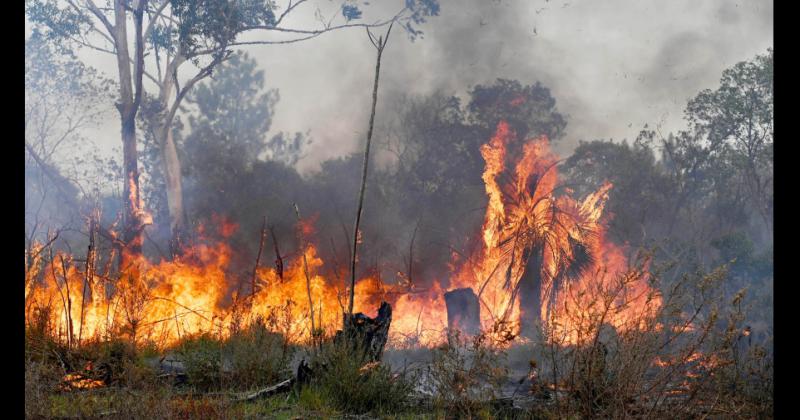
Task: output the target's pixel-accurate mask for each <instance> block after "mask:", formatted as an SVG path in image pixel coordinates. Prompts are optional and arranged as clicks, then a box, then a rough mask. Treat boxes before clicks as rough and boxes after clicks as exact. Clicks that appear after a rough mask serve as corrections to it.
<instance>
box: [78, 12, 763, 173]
mask: <svg viewBox="0 0 800 420" xmlns="http://www.w3.org/2000/svg"><path fill="white" fill-rule="evenodd" d="M403 1H404V0H373V1H372V2H371V3H374V4H371V5H370V6H367V7H366V8H365V9H364V15H363V19H364V20H365V21H367V22H372V21H374V20H376V19H380V18H386V17H388V16H391V15H392V14H393V13H394V12H396V11H397V10H399V9H400V8H402V5H403ZM278 4H279V5H281V4H282V2H280V1H279V2H278ZM318 4H319V6H320V7H321V8H322V9H323V12H324V13H332V12H331V10H333V11H334V12H333V13H335V6H336V5H338V3H334V2H331V1H326V0H321V1H318ZM332 5H333V6H334V9H331V6H332ZM440 5H441V11H440V15H439V16H436V17H432V18H430V19H429V20H428V22H427V23H425V24H424V25H422V26H421V29H422V31H423V32H424V35H423V36H422V38H418V39H416V40H415V41H413V42H412V41H411V40H409V38H408V36H407V35H406V34H405V33H404V32H403V31H402V30H398V29H399V28H395V30H394V31H393V33H392V35H391V38H390V41H389V44H388V46H387V47H386V50H385V52H384V55H383V60H382V69H381V84H380V91H379V99H378V101H379V104H383V105H385V104H388V103H391V100H392V99H393V98H395V97H397V96H398V95H400V94H404V93H406V94H412V95H424V94H426V93H430V92H433V91H436V90H441V91H443V92H445V93H448V94H456V95H459V96H462V97H465V95H466V92H467V91H468V90H469V88H470V87H471V86H474V85H476V84H484V83H490V82H491V81H493V80H495V79H496V78H509V79H517V80H519V81H520V82H522V83H524V84H532V83H535V82H537V81H539V82H541V83H542V84H544V85H545V86H547V87H549V88H550V89H551V93H552V95H553V97H554V98H555V99H556V101H557V108H558V109H559V111H560V112H562V113H563V114H566V115H567V129H566V135H565V137H564V138H563V139H562V141H561V142H559V145H558V147H557V151H558V152H560V153H561V154H562V155H566V154H569V152H570V151H571V150H572V149H573V148H574V147H575V146H577V144H578V142H579V141H580V140H593V139H609V138H613V139H615V140H622V139H625V138H627V139H633V138H635V137H636V134H637V133H638V132H639V131H640V130H641V129H642V127H643V126H644V125H645V124H649V126H650V127H659V128H660V130H661V131H662V132H663V133H666V132H670V131H675V130H678V129H680V128H682V127H684V121H683V119H682V117H683V109H684V107H685V106H686V103H687V101H688V100H689V99H690V98H692V97H693V96H694V95H696V94H697V93H698V92H699V91H701V90H702V89H714V88H715V87H717V86H718V82H719V78H720V76H721V73H722V71H723V70H725V69H726V68H728V67H731V66H732V65H734V64H735V63H737V62H739V61H743V60H749V59H752V58H753V57H754V56H755V55H757V54H763V53H765V52H766V51H767V48H770V47H772V45H773V4H772V1H768V0H749V1H744V0H706V1H693V0H670V1H655V0H653V1H643V0H603V1H592V0H567V1H565V0H528V1H523V0H458V1H457V0H440ZM315 7H316V6H315V5H314V2H313V1H310V2H309V3H307V4H303V5H302V6H300V7H298V8H297V9H295V10H294V11H293V12H292V15H291V19H288V20H287V21H286V25H287V26H289V27H304V28H314V27H318V26H319V23H318V22H316V21H315V18H314V15H315V13H314V11H315ZM340 19H341V18H340ZM258 36H260V35H256V34H252V35H248V36H247V37H245V38H244V40H247V39H257V38H258ZM246 48H247V49H246V50H245V51H247V52H248V53H249V54H250V55H251V56H253V57H254V58H256V60H257V61H258V63H259V66H260V67H261V68H262V69H263V70H264V72H265V76H266V86H267V87H269V88H275V89H278V91H279V93H280V101H279V102H278V104H277V107H276V109H275V116H274V119H273V125H272V131H273V133H274V132H277V131H288V132H295V131H301V132H306V131H310V135H311V137H312V138H313V143H312V144H311V145H310V146H309V148H308V149H307V150H306V156H305V157H304V158H303V159H302V160H301V161H300V162H299V163H298V169H300V170H301V171H303V172H306V173H307V172H308V171H313V170H314V169H316V168H317V167H318V166H319V163H320V162H321V161H323V160H325V159H328V158H332V157H337V156H342V155H345V154H348V153H351V152H353V151H356V150H359V149H360V147H361V145H362V144H363V142H364V139H365V136H366V128H367V119H368V116H369V107H370V101H371V93H372V92H371V91H372V82H373V77H374V64H375V63H374V61H375V50H374V48H373V46H372V45H371V44H370V42H369V40H368V38H367V35H366V33H365V31H364V30H363V29H362V28H349V29H344V30H337V31H333V32H330V33H326V34H324V35H321V36H319V37H317V38H314V39H311V40H308V41H303V42H301V43H294V44H288V45H265V46H253V47H246ZM81 58H82V59H84V60H85V61H87V62H88V63H89V64H91V65H93V66H95V67H97V68H98V69H100V70H102V71H105V72H107V73H108V74H109V76H111V77H113V76H115V73H114V71H115V67H114V61H113V58H112V57H111V56H103V55H100V54H98V53H90V52H83V53H81ZM188 76H189V73H186V74H185V75H182V77H188ZM379 106H380V105H379ZM384 110H386V111H388V109H386V108H379V113H378V115H377V117H376V120H377V121H376V123H377V124H380V122H381V118H387V117H386V116H385V112H384V114H383V115H382V114H381V111H384ZM112 115H113V114H112ZM268 134H269V133H268ZM92 138H94V139H95V142H96V144H97V145H98V148H99V149H100V150H102V151H105V152H107V153H114V151H113V150H114V148H116V149H117V150H119V143H120V136H119V122H118V118H107V119H105V120H104V122H103V123H102V124H101V125H99V126H98V127H96V128H94V130H93V132H92ZM117 153H118V152H117Z"/></svg>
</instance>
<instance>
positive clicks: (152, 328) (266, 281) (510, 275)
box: [25, 122, 661, 346]
mask: <svg viewBox="0 0 800 420" xmlns="http://www.w3.org/2000/svg"><path fill="white" fill-rule="evenodd" d="M513 141H516V134H515V133H514V132H513V131H512V130H511V129H510V127H509V125H508V124H506V123H505V122H501V123H500V124H498V126H497V130H496V132H495V134H494V136H493V137H492V138H491V139H490V140H489V142H488V143H486V144H484V145H483V146H482V147H481V150H480V152H481V155H482V156H483V158H484V160H485V162H486V165H485V169H484V172H483V181H484V184H485V187H486V194H487V196H488V205H487V209H486V214H485V218H484V222H483V225H482V229H481V232H480V235H479V236H478V238H479V239H480V240H481V241H480V243H479V247H478V248H477V249H476V250H475V251H474V252H472V253H471V254H470V255H467V256H458V255H454V257H453V261H452V263H451V267H452V268H451V272H452V274H451V276H450V278H449V279H447V281H446V282H442V281H440V280H439V279H434V280H433V281H431V282H430V284H431V286H430V287H427V288H421V289H415V288H414V287H410V289H409V288H404V287H402V285H387V284H384V283H383V282H382V281H381V279H380V278H378V277H366V278H362V279H360V280H359V281H358V282H357V284H356V290H355V302H354V307H355V310H356V311H362V312H365V313H366V314H368V315H374V314H375V311H376V310H377V307H378V306H379V304H380V302H381V301H382V300H386V301H388V302H390V303H391V304H392V305H393V309H394V310H393V320H392V324H391V331H390V345H394V346H406V345H408V346H419V345H421V346H434V345H437V344H440V343H442V342H444V340H446V328H447V310H446V306H445V302H444V296H443V295H444V293H445V292H446V291H447V290H448V289H455V288H463V287H470V288H472V289H473V291H475V293H476V294H477V295H478V296H479V301H480V307H481V314H482V315H481V324H482V327H483V329H484V330H485V331H488V332H489V334H490V335H493V336H495V337H496V338H498V339H503V338H505V339H508V338H510V337H516V336H518V335H519V333H520V321H521V318H522V317H523V316H524V314H526V313H529V312H530V310H531V308H523V307H521V303H520V302H521V300H520V295H519V293H520V292H519V290H520V285H521V282H522V281H528V280H524V279H523V277H525V274H526V272H533V273H534V274H536V275H535V276H533V277H536V278H538V279H539V283H540V284H537V285H535V287H539V288H540V290H541V305H540V310H541V313H540V318H541V319H542V320H544V327H545V330H546V331H548V332H549V334H548V337H550V339H551V340H555V339H556V338H557V340H558V341H559V342H565V343H572V344H575V343H581V342H582V341H583V340H584V337H583V336H582V334H581V331H582V328H585V327H586V324H587V323H590V322H593V320H596V319H597V317H598V316H600V315H602V316H605V318H604V319H605V323H608V324H610V325H612V326H613V327H614V328H616V329H617V330H618V331H626V330H628V329H631V328H637V327H638V325H639V324H638V323H640V322H641V320H642V317H646V316H648V315H649V314H652V313H653V311H654V310H655V309H657V308H658V307H659V306H660V303H661V301H660V297H659V296H658V294H657V293H656V292H655V291H654V290H651V288H650V286H649V285H648V284H647V282H646V276H645V275H644V273H642V272H640V271H636V270H629V269H628V263H627V259H626V257H625V255H624V253H623V249H622V248H620V247H618V246H616V245H614V244H612V243H610V242H608V241H606V239H605V227H604V225H603V223H602V222H601V216H602V213H603V208H604V206H605V203H606V201H607V200H608V194H609V191H610V190H611V188H612V185H611V184H610V183H604V184H603V185H602V186H600V187H599V188H598V190H597V191H595V192H594V193H592V194H589V195H588V196H587V197H586V198H584V199H583V200H581V201H579V200H576V199H574V198H572V197H570V196H569V195H566V194H560V192H561V190H559V188H558V173H557V172H556V164H557V162H558V158H557V156H556V155H555V154H554V153H553V152H552V151H551V150H550V146H549V142H548V140H547V138H545V137H540V138H537V139H532V140H527V141H525V142H524V144H523V145H522V156H521V157H520V158H519V159H518V160H517V161H516V162H515V164H514V165H513V172H512V173H511V179H512V181H511V182H509V183H508V184H507V185H501V183H500V179H501V175H502V174H504V173H505V172H506V171H507V164H506V163H507V161H508V160H510V158H511V156H509V153H508V151H509V145H510V144H511V142H513ZM563 191H565V192H566V193H568V194H571V192H570V191H569V190H563ZM213 223H214V225H216V228H217V230H218V231H219V232H221V234H222V236H223V239H222V240H221V241H216V242H214V241H205V243H200V244H198V245H195V246H193V247H191V248H188V249H187V250H186V252H185V253H184V255H182V256H181V257H179V258H176V259H175V260H173V261H160V262H157V263H152V262H149V261H147V260H146V259H145V258H143V257H141V256H136V257H134V256H128V257H129V258H126V259H125V260H126V261H128V262H130V264H129V265H128V266H127V267H122V268H121V270H120V272H121V274H120V276H119V277H118V278H116V279H109V278H102V277H101V276H100V275H98V274H96V273H92V274H91V275H89V276H87V275H86V273H83V272H82V271H80V269H79V268H78V267H77V266H76V265H75V264H72V263H71V262H70V257H69V256H68V255H65V254H57V256H56V258H54V261H51V262H50V263H49V264H48V265H47V266H39V265H35V266H32V268H31V269H29V270H27V271H26V288H25V294H26V300H27V301H28V303H30V304H29V305H26V320H27V321H28V322H29V323H32V322H34V320H35V319H36V316H35V315H36V313H37V311H39V312H38V313H43V312H42V311H43V310H44V309H45V308H49V312H46V313H47V314H49V315H48V317H49V318H48V319H47V322H48V323H49V324H50V325H51V326H52V327H53V328H52V330H53V332H54V334H55V335H56V336H58V337H61V338H62V339H64V340H71V341H72V342H77V341H79V340H85V339H91V338H102V337H107V336H108V335H110V334H113V333H119V332H123V333H125V334H127V335H128V336H130V337H132V338H133V340H135V341H137V342H138V341H144V340H149V341H152V342H155V343H157V344H162V345H170V344H173V343H175V342H177V341H178V340H180V339H181V338H182V337H184V336H187V335H192V334H197V333H201V332H213V333H216V334H220V335H222V336H224V335H226V334H229V333H230V326H232V325H238V326H240V327H241V326H246V325H247V324H248V323H249V322H252V321H253V320H254V319H255V318H256V317H262V318H264V319H266V321H267V325H268V326H269V327H270V328H272V329H273V330H275V331H279V332H281V333H283V334H285V335H286V337H287V339H288V340H290V341H292V342H307V341H308V340H309V339H310V338H311V337H312V331H311V329H310V325H311V322H310V319H309V317H310V314H311V312H312V311H310V310H309V309H310V308H309V303H308V290H307V287H308V286H307V285H310V289H311V291H310V294H311V301H312V302H313V305H314V311H313V313H314V316H315V318H316V319H315V320H314V321H315V325H317V326H318V328H320V329H321V330H322V332H324V333H325V334H331V333H333V331H334V330H335V329H336V328H338V327H339V326H340V325H341V322H342V313H343V311H344V308H346V307H347V301H346V299H347V296H348V293H347V290H346V282H345V279H344V278H332V277H330V276H327V277H326V275H325V273H326V271H324V270H323V268H324V262H323V261H322V259H321V258H320V257H319V255H318V254H317V249H316V247H315V245H314V244H313V240H308V241H306V242H308V245H307V246H306V247H305V249H304V250H303V252H304V254H305V258H306V260H307V264H308V273H307V275H308V281H306V280H307V279H306V270H305V269H304V264H303V258H302V254H301V256H298V257H295V258H293V259H291V260H290V261H287V266H286V267H285V269H284V270H283V273H282V274H283V275H282V276H281V273H278V272H277V271H276V270H275V269H274V268H271V267H259V268H258V269H257V270H256V273H255V276H256V289H255V290H254V291H252V293H251V295H249V296H244V295H243V296H237V294H236V293H233V302H234V303H233V304H230V303H225V302H226V299H227V298H229V297H231V293H230V290H229V289H230V288H231V286H232V285H235V284H238V283H239V282H240V281H241V280H242V279H234V278H232V277H231V274H230V273H229V272H228V271H229V270H228V265H229V263H230V261H231V257H232V255H233V251H232V250H231V248H230V247H229V246H228V245H227V244H226V241H225V238H227V237H229V236H230V235H232V234H233V233H234V232H235V230H236V228H237V226H236V225H235V224H232V223H228V222H227V221H225V220H224V219H221V218H219V219H214V220H213ZM313 225H314V223H313V220H303V221H301V222H300V223H299V226H298V228H299V230H300V231H301V232H302V235H304V237H306V238H308V237H311V236H313V234H314V226H313ZM199 232H200V233H201V234H204V233H205V227H203V226H201V227H200V228H199ZM575 244H580V245H581V247H582V248H581V249H585V252H586V253H587V254H588V255H589V256H591V258H590V261H591V263H590V264H589V267H588V268H586V269H585V270H584V271H583V272H582V273H581V274H579V275H577V278H574V279H572V280H571V281H570V280H568V277H569V276H566V274H567V273H568V272H569V267H570V263H571V262H574V260H576V259H577V258H579V256H578V255H576V252H577V251H575V249H577V248H576V247H575ZM535 252H537V253H539V254H537V255H541V259H540V261H539V265H536V264H534V263H533V262H532V261H535V259H532V258H531V257H530V256H531V255H532V254H533V253H535ZM62 257H63V258H64V264H63V265H62V264H61V258H62ZM26 259H27V256H26ZM531 270H533V271H531ZM34 277H37V278H40V280H39V281H37V282H34V281H31V280H30V279H32V278H34ZM445 285H446V286H445ZM608 291H613V292H614V296H613V299H612V302H611V303H612V305H611V310H609V305H604V303H608V302H606V301H604V300H602V299H598V293H600V292H608ZM526 311H528V312H526ZM501 326H502V327H501Z"/></svg>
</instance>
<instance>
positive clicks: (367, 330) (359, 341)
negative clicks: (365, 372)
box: [234, 302, 392, 402]
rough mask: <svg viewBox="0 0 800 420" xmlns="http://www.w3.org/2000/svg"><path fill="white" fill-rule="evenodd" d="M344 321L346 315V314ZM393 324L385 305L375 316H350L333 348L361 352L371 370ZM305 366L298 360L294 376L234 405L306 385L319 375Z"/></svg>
mask: <svg viewBox="0 0 800 420" xmlns="http://www.w3.org/2000/svg"><path fill="white" fill-rule="evenodd" d="M345 320H346V321H347V315H345ZM391 323H392V306H391V305H389V304H388V303H386V302H382V303H381V307H380V308H379V309H378V316H377V317H375V318H370V317H368V316H366V315H364V314H363V313H357V314H355V315H353V318H352V322H345V325H346V327H345V329H344V332H343V331H337V332H336V335H335V336H334V339H333V341H334V344H335V345H348V346H352V347H351V348H352V349H354V350H355V349H363V350H362V351H363V353H362V354H361V357H362V361H363V362H364V366H365V368H372V367H373V366H374V364H376V363H378V362H379V361H380V359H381V356H383V349H384V347H386V342H387V341H388V340H389V325H390V324H391ZM318 374H319V372H315V371H314V370H312V369H311V367H310V366H309V365H308V363H306V361H305V360H302V361H300V364H299V365H298V366H297V372H296V374H295V376H294V377H292V378H289V379H286V380H285V381H283V382H280V383H278V384H275V385H272V386H268V387H266V388H262V389H260V390H258V391H256V392H253V393H251V394H248V395H246V396H244V397H240V398H235V399H234V401H236V402H244V401H253V400H257V399H259V398H266V397H269V396H272V395H275V394H280V393H282V392H288V391H290V390H291V389H292V388H293V387H294V386H295V385H296V384H299V385H303V384H308V383H309V382H311V380H312V379H313V378H314V376H315V375H318Z"/></svg>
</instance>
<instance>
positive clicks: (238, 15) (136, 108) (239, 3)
mask: <svg viewBox="0 0 800 420" xmlns="http://www.w3.org/2000/svg"><path fill="white" fill-rule="evenodd" d="M363 4H364V5H366V4H369V2H366V1H365V2H363ZM310 5H311V2H310V1H309V0H294V1H293V0H289V1H288V3H287V4H285V5H283V6H279V5H278V4H277V3H276V2H274V1H269V0H225V1H220V0H160V1H148V0H107V1H105V2H104V3H103V4H100V3H98V2H95V1H94V0H84V1H80V0H28V1H27V2H26V15H27V17H28V19H29V21H30V22H31V23H32V24H33V30H34V31H35V32H37V33H41V34H43V35H44V37H45V38H46V39H48V40H50V41H52V42H54V43H56V44H58V45H60V46H63V47H66V48H77V49H87V50H91V51H96V52H100V53H104V54H108V55H110V56H112V57H114V59H115V60H116V67H117V72H118V81H117V82H118V85H119V95H118V98H117V104H116V106H117V109H118V111H119V114H120V122H121V127H122V129H121V137H122V144H123V168H124V178H125V180H124V198H125V227H124V233H123V241H124V243H125V246H126V247H127V248H128V251H129V252H132V253H134V254H136V253H140V252H141V245H142V231H143V229H144V227H145V226H146V225H147V224H149V223H150V220H149V217H148V214H147V212H146V211H145V209H144V203H143V200H142V198H141V193H140V188H139V167H138V157H137V147H136V146H137V141H136V118H137V114H138V113H139V112H140V111H141V106H142V103H143V100H145V98H146V97H147V95H146V92H145V90H146V86H148V85H150V86H153V87H154V91H155V92H156V93H155V94H153V95H152V96H153V97H154V98H156V99H155V104H156V106H154V107H152V108H151V109H149V112H148V113H147V115H146V116H145V118H147V119H149V120H150V122H149V124H150V125H151V126H153V127H154V131H155V133H156V137H157V139H158V142H159V143H160V149H161V159H162V165H163V174H164V177H165V185H166V189H167V201H168V207H169V213H170V229H171V231H172V237H173V241H172V248H173V250H178V249H180V246H179V244H180V236H181V230H182V229H183V226H184V223H185V221H184V220H183V215H184V210H183V198H182V187H181V175H180V174H181V171H180V161H179V159H178V153H177V150H176V146H175V142H174V139H173V138H172V135H173V134H172V131H173V130H172V124H173V120H174V118H175V114H176V112H177V110H178V109H179V107H180V105H181V102H182V101H183V99H184V97H185V96H186V94H187V93H188V92H189V91H190V90H191V89H192V87H193V86H194V85H195V84H197V82H199V81H200V80H202V79H204V78H206V77H209V76H210V75H211V74H212V73H213V70H214V68H215V67H216V66H218V65H219V64H220V63H222V62H223V61H225V60H226V59H228V57H229V56H230V54H231V52H232V50H231V48H234V47H237V46H245V45H258V44H261V45H263V44H287V43H295V42H300V41H304V40H309V39H312V38H315V37H318V36H320V35H322V34H324V33H327V32H331V31H335V30H339V29H344V28H352V27H362V28H363V27H367V28H369V27H378V26H383V25H386V24H388V23H390V22H392V21H398V22H400V24H401V26H402V27H403V28H404V29H406V31H407V33H408V34H409V36H410V37H412V38H414V37H417V36H419V35H420V34H421V31H420V30H419V29H418V25H420V24H422V23H423V22H425V21H426V18H427V17H428V16H435V15H437V14H438V11H439V5H438V1H437V0H407V1H404V2H403V3H402V7H401V8H399V11H398V12H397V13H395V14H393V15H391V16H389V17H387V18H383V19H380V20H377V21H374V22H373V23H362V22H360V21H359V20H360V19H361V18H362V10H361V8H360V7H361V3H358V2H355V1H345V2H343V3H341V4H340V7H339V8H338V10H337V11H336V13H335V14H334V15H333V16H328V17H325V16H323V14H322V12H321V11H320V9H319V7H317V8H316V10H315V17H316V18H317V19H316V22H317V23H318V25H315V26H312V27H295V26H291V25H289V24H288V23H287V21H288V20H289V19H288V18H289V17H290V16H292V15H295V14H299V13H300V12H299V11H300V10H303V9H305V10H306V11H308V10H309V8H308V6H310ZM337 18H338V19H339V20H338V21H337ZM129 27H132V29H133V35H130V34H129ZM246 33H255V35H254V36H253V37H251V39H252V40H242V39H241V38H242V35H244V34H246ZM131 51H132V52H131ZM190 66H191V67H194V70H193V71H191V73H192V74H191V77H189V78H188V79H185V78H184V81H183V82H181V79H180V78H179V74H180V73H181V70H183V69H184V68H187V67H190ZM185 71H186V72H188V71H190V70H188V69H187V70H185ZM145 80H147V82H148V84H147V85H145V83H144V81H145Z"/></svg>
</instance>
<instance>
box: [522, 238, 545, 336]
mask: <svg viewBox="0 0 800 420" xmlns="http://www.w3.org/2000/svg"><path fill="white" fill-rule="evenodd" d="M527 261H528V262H527V264H526V265H525V271H524V272H523V273H522V277H521V278H520V280H519V281H520V282H521V283H520V288H519V303H520V335H522V336H523V337H526V338H529V339H533V338H535V337H536V329H537V328H539V327H540V326H541V323H542V252H541V250H540V249H538V247H537V248H535V249H534V250H533V251H531V254H530V257H529V258H527Z"/></svg>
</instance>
